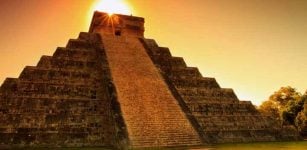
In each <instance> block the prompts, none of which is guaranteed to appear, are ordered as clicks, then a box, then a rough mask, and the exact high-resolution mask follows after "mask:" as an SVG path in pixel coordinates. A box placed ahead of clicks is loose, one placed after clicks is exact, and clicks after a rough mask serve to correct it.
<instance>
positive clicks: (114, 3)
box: [94, 0, 131, 15]
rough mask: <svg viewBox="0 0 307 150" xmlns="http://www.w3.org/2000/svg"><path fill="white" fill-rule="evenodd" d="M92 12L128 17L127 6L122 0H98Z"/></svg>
mask: <svg viewBox="0 0 307 150" xmlns="http://www.w3.org/2000/svg"><path fill="white" fill-rule="evenodd" d="M94 10H97V11H102V12H107V13H109V15H112V14H123V15H130V14H131V10H130V8H129V5H128V4H126V3H125V2H124V0H100V1H98V2H97V4H95V8H94Z"/></svg>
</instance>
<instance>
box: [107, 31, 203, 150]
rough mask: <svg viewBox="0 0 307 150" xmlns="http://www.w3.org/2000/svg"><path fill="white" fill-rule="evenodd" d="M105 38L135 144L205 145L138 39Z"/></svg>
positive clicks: (110, 62) (120, 101)
mask: <svg viewBox="0 0 307 150" xmlns="http://www.w3.org/2000/svg"><path fill="white" fill-rule="evenodd" d="M102 39H103V40H102V41H103V43H104V47H105V51H106V54H107V58H108V62H109V65H110V70H111V75H112V79H113V82H114V84H115V85H116V90H117V98H118V101H119V103H120V105H121V111H122V114H123V118H124V121H125V123H126V126H127V130H128V135H129V139H130V142H131V143H130V144H131V147H161V146H188V145H201V144H202V142H201V140H200V137H199V135H198V133H197V132H196V131H195V129H194V128H193V126H192V125H191V123H190V122H189V120H188V119H187V117H186V116H185V113H184V112H183V111H182V110H181V108H180V106H179V104H178V102H177V100H176V99H175V98H174V96H173V95H172V93H171V91H170V90H169V89H168V86H167V84H166V83H165V81H164V79H163V77H162V76H161V75H160V72H159V71H158V69H157V68H156V67H155V65H154V64H153V63H152V61H151V60H150V57H149V56H148V54H147V53H146V51H145V49H144V47H143V45H142V43H141V42H140V41H139V40H138V38H136V37H128V36H127V37H126V36H123V37H121V36H113V35H103V36H102Z"/></svg>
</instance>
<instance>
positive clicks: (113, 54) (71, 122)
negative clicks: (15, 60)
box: [0, 12, 299, 149]
mask: <svg viewBox="0 0 307 150" xmlns="http://www.w3.org/2000/svg"><path fill="white" fill-rule="evenodd" d="M295 139H299V136H298V134H297V133H296V132H295V131H293V130H290V129H282V128H280V127H279V126H278V124H276V122H274V121H273V120H271V119H270V118H269V117H267V116H262V115H261V114H260V113H259V112H258V111H257V110H256V109H255V107H254V106H253V105H252V103H251V102H249V101H239V100H238V98H237V96H236V95H235V93H234V92H233V90H232V89H225V88H221V87H220V86H219V85H218V83H217V82H216V80H215V79H214V78H208V77H203V76H202V75H201V74H200V72H199V71H198V69H197V68H193V67H188V66H187V65H186V64H185V62H184V60H183V58H181V57H173V56H172V55H171V53H170V51H169V49H168V48H165V47H159V46H158V45H157V43H156V42H155V41H154V40H152V39H146V38H144V18H140V17H134V16H125V15H117V14H116V15H112V16H109V15H108V14H106V13H102V12H95V14H94V16H93V20H92V24H91V27H90V31H89V32H88V33H85V32H83V33H80V35H79V37H78V39H74V40H69V42H68V44H67V46H66V47H59V48H57V50H56V51H55V53H54V54H53V56H42V57H41V59H40V61H39V62H38V64H37V66H27V67H25V68H24V70H23V71H22V73H21V74H20V76H19V78H7V79H6V80H5V81H4V83H3V84H2V86H1V91H0V148H1V147H9V148H10V147H14V146H20V147H27V146H33V147H45V146H46V147H49V146H51V147H81V146H102V147H111V148H118V149H126V148H142V147H173V146H197V145H206V144H212V143H227V142H254V141H278V140H295Z"/></svg>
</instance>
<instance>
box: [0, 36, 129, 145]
mask: <svg viewBox="0 0 307 150" xmlns="http://www.w3.org/2000/svg"><path fill="white" fill-rule="evenodd" d="M107 64H108V63H107V60H106V55H105V53H104V50H103V46H102V43H101V38H100V36H99V35H98V34H89V33H81V34H80V37H79V38H78V39H76V40H70V41H69V43H68V45H67V47H66V48H58V49H57V50H56V52H55V53H54V55H53V56H43V57H42V58H41V59H40V61H39V63H38V65H37V66H33V67H31V66H28V67H26V68H25V69H24V70H23V71H22V73H21V75H20V77H19V78H16V79H14V78H8V79H6V80H5V81H4V83H3V85H2V86H1V98H0V138H1V139H0V145H10V146H56V147H57V146H114V145H120V144H118V143H119V142H123V141H121V140H120V139H121V137H120V136H126V135H125V134H126V133H125V132H126V131H121V129H120V128H123V127H124V126H121V125H120V123H119V124H118V126H119V127H117V123H116V122H119V120H120V119H118V118H117V119H116V117H115V116H116V114H118V113H120V112H119V111H120V110H119V109H118V108H116V107H118V106H116V105H117V104H116V102H115V101H116V99H114V98H112V95H114V94H113V93H114V92H113V93H112V88H111V87H110V84H112V81H111V76H110V72H109V68H108V65H107ZM116 128H118V129H116ZM121 132H122V133H121ZM123 139H126V137H125V138H123Z"/></svg>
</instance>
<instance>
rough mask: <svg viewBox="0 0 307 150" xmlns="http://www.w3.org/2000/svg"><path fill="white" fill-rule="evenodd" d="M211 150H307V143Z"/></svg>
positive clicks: (244, 145) (220, 146)
mask: <svg viewBox="0 0 307 150" xmlns="http://www.w3.org/2000/svg"><path fill="white" fill-rule="evenodd" d="M213 149H216V150H307V141H298V142H260V143H243V144H221V145H217V146H213Z"/></svg>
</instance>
